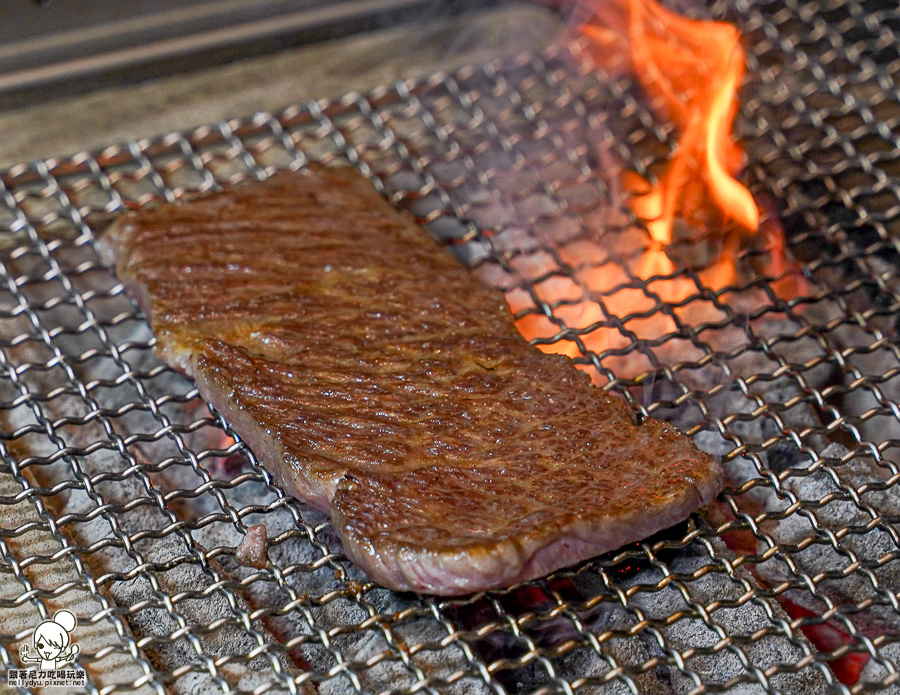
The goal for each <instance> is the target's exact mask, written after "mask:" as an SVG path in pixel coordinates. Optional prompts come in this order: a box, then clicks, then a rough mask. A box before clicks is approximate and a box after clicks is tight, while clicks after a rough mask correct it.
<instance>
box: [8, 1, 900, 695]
mask: <svg viewBox="0 0 900 695" xmlns="http://www.w3.org/2000/svg"><path fill="white" fill-rule="evenodd" d="M712 14H713V15H715V16H718V17H726V18H728V19H730V20H731V21H734V22H736V23H737V24H738V26H739V27H740V28H741V30H742V33H743V35H744V37H745V44H746V45H747V46H748V49H749V71H748V77H747V80H746V84H745V86H744V89H743V93H742V104H743V106H742V112H741V114H740V116H739V128H740V131H741V134H742V136H743V137H744V141H745V145H746V148H747V151H748V153H749V160H750V161H749V167H748V171H747V182H748V184H749V185H750V186H751V189H752V190H753V192H754V195H755V196H756V197H757V200H759V201H761V202H762V204H763V205H764V207H766V206H767V207H766V211H767V214H766V215H765V216H764V224H763V227H764V231H765V233H764V234H763V235H761V236H760V237H759V238H757V239H752V240H746V241H745V243H744V244H743V246H742V250H741V251H740V254H739V257H738V270H739V272H738V275H737V278H738V279H737V280H734V281H731V282H727V283H725V284H721V283H719V284H714V283H710V282H708V276H707V275H705V274H704V271H705V270H707V269H708V268H709V267H710V266H711V265H713V264H714V260H715V258H717V257H718V256H719V251H720V250H721V242H720V241H717V240H716V239H714V238H711V237H708V236H706V235H704V234H702V233H700V232H697V231H696V230H683V233H682V234H681V236H680V237H679V239H678V240H676V243H675V244H674V245H673V247H672V251H671V254H672V256H673V258H675V259H676V260H678V259H680V260H678V265H679V268H680V269H679V270H678V271H677V273H676V276H667V275H652V276H650V277H643V278H642V277H640V276H638V275H636V274H635V273H634V272H633V268H634V262H633V261H634V259H635V257H636V256H637V255H639V253H640V248H641V244H643V243H645V240H646V232H645V231H644V230H643V229H642V228H641V226H640V224H636V223H635V220H634V219H633V218H632V217H630V216H629V215H628V214H627V206H626V205H625V204H624V202H625V201H626V196H625V194H624V193H623V191H622V190H621V186H620V184H619V181H620V178H621V177H620V174H621V172H622V170H623V169H626V168H627V169H630V170H633V171H635V172H637V173H638V174H640V175H641V176H644V177H649V178H651V179H652V177H653V175H654V174H655V173H658V171H659V165H660V163H661V162H662V161H663V160H664V159H665V156H666V154H667V153H668V152H670V151H671V149H672V147H674V145H675V134H674V133H673V132H672V130H671V128H669V127H667V126H666V125H665V124H663V123H660V122H659V121H658V120H657V119H656V118H655V117H654V116H653V115H652V113H651V111H650V110H649V109H648V108H647V106H646V104H645V103H644V102H643V100H642V98H641V96H640V93H639V90H638V89H637V88H636V86H635V85H634V84H632V83H630V82H628V81H627V80H617V81H614V80H610V79H608V78H606V77H605V76H604V75H602V74H600V73H598V72H597V71H595V70H594V69H593V68H592V66H591V65H590V63H589V62H587V61H586V60H585V59H584V58H583V56H581V55H580V53H579V52H578V51H577V48H576V49H573V51H572V52H570V50H569V49H566V50H562V49H560V50H558V51H557V52H555V53H551V54H545V55H527V56H522V57H521V58H519V59H517V60H515V61H512V62H511V63H509V64H503V65H488V66H480V67H475V68H466V69H463V70H460V71H459V72H456V73H454V74H452V75H445V74H440V75H435V76H433V77H431V78H429V79H424V80H421V81H409V82H403V83H399V84H396V85H392V86H390V87H385V88H380V89H377V90H375V91H373V92H371V93H369V94H366V95H358V94H351V95H347V96H346V97H344V98H342V99H337V100H331V101H318V102H309V103H305V104H301V105H298V106H296V107H291V108H289V109H287V110H285V111H284V112H282V113H280V114H277V115H271V114H258V115H256V116H254V117H252V118H250V119H246V120H234V121H229V122H222V123H217V124H214V125H211V126H207V127H202V128H198V129H196V130H194V131H191V132H188V133H173V134H170V135H166V136H163V137H160V138H155V139H148V140H141V141H137V142H132V143H128V144H126V145H122V146H116V147H111V148H108V149H106V150H104V151H102V152H97V153H93V154H88V153H82V154H79V155H75V156H73V157H68V158H63V159H53V160H48V161H44V162H35V163H30V164H26V165H22V166H18V167H14V168H12V169H9V170H8V171H6V172H4V173H2V175H0V178H2V182H3V191H2V196H3V199H2V201H0V225H2V228H3V231H2V234H0V253H2V265H0V276H2V278H0V279H2V290H0V412H2V417H3V423H4V427H3V430H2V432H0V455H2V466H0V504H2V505H3V515H2V521H0V610H2V612H3V615H4V620H3V629H2V634H0V659H2V661H3V663H4V666H5V667H6V668H17V667H18V666H19V658H18V654H17V652H18V648H19V646H20V645H21V644H24V643H26V642H27V641H28V638H29V636H30V631H31V628H33V627H34V625H36V624H37V622H38V621H39V620H40V619H42V618H46V617H49V616H51V615H53V613H54V612H55V611H56V610H59V609H61V608H68V609H69V610H72V612H74V613H75V614H76V615H77V616H78V618H79V626H78V628H77V632H76V633H75V635H74V637H75V638H76V639H77V642H78V644H79V645H80V648H81V653H80V655H79V656H78V659H77V663H78V664H79V665H80V666H83V667H84V668H85V669H86V670H87V673H88V678H89V682H90V685H89V688H88V690H89V691H90V692H103V693H113V692H124V693H131V692H138V693H151V692H155V693H181V692H187V691H190V692H197V693H216V692H222V693H232V692H246V693H251V692H252V693H258V694H261V693H276V692H301V693H307V692H322V693H345V692H348V693H355V692H365V693H369V692H371V693H414V692H415V693H418V692H429V693H480V692H485V693H487V692H494V693H504V692H505V693H516V692H521V693H535V694H541V695H543V694H545V693H557V692H558V693H604V694H605V693H625V692H633V693H654V694H655V693H720V692H730V693H754V692H769V693H775V692H782V693H817V692H822V693H824V692H844V693H846V692H854V693H855V692H869V691H871V692H894V691H895V690H897V689H898V688H900V680H898V679H900V676H898V673H897V668H898V664H900V661H898V657H900V653H898V652H900V645H898V643H900V606H898V594H897V592H898V587H900V537H898V531H897V523H898V519H900V497H898V493H897V481H898V480H900V468H898V462H900V454H898V448H900V349H898V340H897V339H898V330H900V326H898V322H897V318H896V317H897V310H898V308H900V292H898V289H900V288H898V282H897V267H898V266H897V263H898V260H900V256H898V251H900V248H898V245H897V242H896V238H897V237H896V230H895V229H894V227H895V225H896V224H897V219H898V218H900V215H898V207H897V206H898V200H897V199H898V191H900V188H898V186H897V184H896V179H895V177H894V168H895V162H896V161H897V154H896V153H897V151H900V149H898V147H897V135H896V132H895V130H896V125H897V122H898V121H897V119H898V114H900V97H898V92H897V87H896V79H895V76H896V72H897V66H898V62H897V60H898V58H900V42H898V41H897V38H896V36H895V34H894V30H895V24H896V22H895V20H894V19H893V18H892V15H891V14H890V9H889V8H881V9H879V8H874V7H873V8H869V7H867V6H864V5H863V4H861V3H857V2H840V1H836V2H827V3H826V2H810V3H804V4H797V5H796V6H794V4H792V3H788V4H787V5H784V4H783V3H766V2H760V3H749V2H745V1H744V0H738V1H737V2H736V3H735V4H733V5H732V4H728V5H726V4H721V5H717V6H715V7H713V8H712ZM309 161H320V162H325V163H335V164H340V163H345V164H346V163H349V164H351V165H353V166H356V167H358V168H359V169H360V170H361V171H362V172H363V173H364V174H366V175H367V176H368V177H369V178H370V179H372V180H373V182H374V183H375V185H376V186H378V187H379V189H380V190H381V191H382V192H383V193H385V195H387V196H389V197H390V198H391V199H392V200H393V201H394V202H395V203H396V204H397V205H398V206H399V207H401V208H403V209H406V210H409V211H410V212H412V213H413V214H414V215H415V216H416V217H417V219H418V220H419V221H420V222H421V223H422V225H423V226H424V227H426V228H427V229H428V231H429V232H430V233H431V234H433V235H434V236H436V237H437V238H439V239H440V240H442V241H443V242H444V243H446V244H447V245H448V247H449V248H450V249H451V250H452V251H453V252H454V253H456V254H457V256H458V257H459V258H460V259H461V260H463V261H464V262H465V263H467V264H468V265H470V266H471V267H473V268H474V269H475V271H476V273H477V274H478V275H479V276H480V277H481V278H482V279H484V280H485V281H488V282H490V283H492V284H495V285H497V286H499V287H501V288H502V289H503V290H504V291H505V292H506V294H507V297H508V298H509V301H510V304H511V306H512V308H513V309H514V311H515V312H516V317H517V319H518V322H519V325H520V326H521V327H522V329H523V331H526V332H530V334H531V335H533V336H536V337H535V342H536V343H537V344H539V345H541V346H542V347H543V348H544V349H550V350H554V351H561V352H564V353H566V354H569V355H570V356H572V357H573V359H575V360H576V362H577V363H578V364H579V365H581V366H582V368H584V369H585V370H586V371H588V372H589V373H591V375H592V377H593V378H594V379H595V380H596V381H597V383H598V385H603V386H604V387H606V388H611V389H614V390H616V391H617V392H619V393H620V394H621V395H623V396H624V397H626V398H628V399H629V400H630V401H631V402H632V403H633V404H634V405H635V406H636V407H638V408H642V409H643V410H644V411H645V412H647V413H649V414H652V415H654V416H657V417H665V418H667V419H669V420H671V421H672V422H674V423H676V424H677V425H679V426H680V427H682V428H683V429H685V430H686V431H689V432H690V433H691V434H692V435H693V436H694V437H695V440H696V441H697V442H698V444H699V445H700V446H702V447H703V448H705V449H707V450H711V451H714V452H715V453H717V454H718V455H720V456H722V457H723V458H724V460H725V461H726V464H725V465H726V468H727V471H728V476H729V488H728V490H727V491H726V493H724V494H723V495H722V496H721V497H720V500H719V503H718V504H717V505H716V506H715V508H713V509H708V510H705V511H704V512H703V514H698V515H695V516H694V517H692V519H691V520H690V521H689V522H687V523H686V524H684V525H682V526H680V527H678V528H676V529H672V530H670V531H669V532H667V533H665V534H661V535H659V536H657V537H655V538H653V539H649V540H648V541H647V542H645V543H643V544H640V545H635V546H632V547H628V548H624V549H622V550H620V551H618V552H616V553H612V554H609V555H607V556H604V557H601V558H597V559H595V560H593V561H591V562H589V563H586V564H585V565H583V566H581V567H578V568H574V569H571V570H566V571H561V572H558V573H556V574H555V575H553V576H551V577H548V578H546V579H543V580H541V581H538V582H533V583H530V584H528V585H525V586H522V587H517V588H514V589H510V590H506V591H499V592H494V593H490V594H487V595H479V596H474V597H466V598H461V599H453V600H445V599H434V598H428V597H418V596H412V595H398V594H393V593H391V592H388V591H386V590H384V589H381V588H379V587H377V586H374V585H372V584H371V583H369V582H368V580H367V578H366V577H365V576H364V575H362V574H361V573H360V572H359V571H358V570H357V569H356V568H354V567H353V566H352V565H351V564H350V563H348V562H347V561H346V559H345V558H344V557H343V556H342V555H341V553H340V548H339V545H338V543H337V541H336V538H335V536H334V534H333V532H332V531H331V528H330V526H329V524H328V521H327V519H325V518H324V517H323V516H321V515H320V514H318V513H317V512H315V511H314V510H310V509H308V508H307V507H306V506H304V505H303V504H301V503H299V502H297V501H295V500H293V499H291V498H289V497H287V496H286V495H285V494H284V493H283V492H282V491H281V490H280V489H279V488H278V487H277V486H276V485H275V484H274V482H273V480H272V478H271V477H270V476H269V475H268V474H267V472H266V471H265V469H264V468H262V467H261V466H260V465H259V464H258V462H257V461H256V460H255V459H254V457H253V454H252V452H250V451H248V450H247V449H246V447H244V445H243V444H242V443H240V441H238V440H237V439H236V437H235V434H234V433H233V432H232V431H231V430H230V429H229V428H228V425H227V423H225V422H224V421H223V420H222V418H221V417H219V416H218V414H217V413H215V412H214V411H212V410H210V409H209V408H208V407H207V406H206V405H205V404H204V403H202V401H201V400H200V399H199V398H198V397H197V393H196V390H195V389H194V388H193V385H192V384H191V383H190V382H188V381H186V380H185V379H183V378H182V377H180V376H179V375H177V374H176V373H174V372H173V371H172V370H170V369H169V368H167V367H165V366H164V365H163V364H162V363H161V362H159V360H157V359H156V358H155V357H153V355H152V347H153V344H154V339H153V336H152V334H151V333H150V331H149V328H148V326H147V324H146V322H145V321H144V319H143V317H142V316H141V315H140V313H139V312H138V310H137V309H136V308H135V305H134V304H133V303H132V301H131V300H130V299H129V297H128V296H127V295H126V293H125V291H124V289H123V287H122V285H121V284H120V283H119V282H118V281H117V279H116V278H115V277H114V276H113V275H112V274H111V272H110V270H109V269H108V268H107V267H106V266H104V265H103V263H102V262H101V261H100V259H99V257H98V255H97V251H96V247H95V235H96V234H97V233H99V232H101V231H102V229H103V228H104V227H105V225H106V224H108V223H109V222H110V221H111V220H112V219H114V218H115V216H116V215H117V214H118V213H119V212H120V211H122V210H123V209H126V208H140V207H143V206H146V205H152V204H154V203H157V202H160V201H176V200H179V199H183V198H185V197H188V196H192V195H195V194H202V193H203V192H204V191H208V190H211V189H214V188H216V187H218V186H220V185H223V184H228V183H234V182H238V181H240V180H242V179H245V178H262V177H265V176H267V175H269V174H270V173H272V172H273V171H275V170H276V169H280V168H288V167H291V168H296V167H301V166H303V165H304V164H305V163H306V162H309ZM779 235H783V237H784V238H786V239H787V242H786V243H787V245H788V246H789V247H790V249H791V253H792V256H793V257H795V258H796V259H797V260H796V262H788V263H786V264H782V265H778V264H777V260H778V253H779V252H778V247H777V241H778V239H779V238H781V237H780V236H779ZM698 256H699V260H698V259H697V257H698ZM686 259H687V260H686ZM597 277H600V278H602V282H600V284H597V283H596V282H595V280H596V278H597ZM473 281H474V280H473ZM675 282H677V283H679V287H680V288H682V289H681V290H679V293H678V297H677V298H676V299H673V298H672V294H671V287H672V283H675ZM685 283H687V284H685ZM685 287H686V288H687V290H684V289H683V288H685ZM623 300H627V301H623ZM648 336H649V337H648ZM258 525H264V526H265V528H266V531H267V534H268V538H269V556H268V562H267V564H266V566H265V567H263V568H255V567H252V566H248V565H247V564H244V563H242V562H241V561H239V557H238V556H239V554H240V553H239V552H238V551H237V550H236V548H237V546H239V544H240V542H241V540H242V539H243V537H244V535H245V534H246V533H247V532H248V529H251V528H252V527H255V526H258ZM810 637H811V638H812V641H813V642H815V643H816V647H818V648H816V647H814V646H813V644H812V642H811V641H810V639H809V638H810ZM860 671H861V673H860ZM857 676H859V678H858V680H855V679H856V677H857ZM854 683H855V684H854Z"/></svg>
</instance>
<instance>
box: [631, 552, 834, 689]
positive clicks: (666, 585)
mask: <svg viewBox="0 0 900 695" xmlns="http://www.w3.org/2000/svg"><path fill="white" fill-rule="evenodd" d="M713 547H714V548H715V549H716V553H717V554H718V555H720V556H722V557H729V556H730V554H729V553H728V551H727V549H725V548H724V546H723V545H722V544H721V541H718V540H716V541H714V544H713ZM665 567H667V570H668V571H667V572H663V568H662V567H661V566H660V567H656V566H654V567H651V568H649V569H645V570H642V571H640V572H639V573H638V574H636V575H635V576H634V577H633V578H631V579H630V580H628V581H627V582H626V584H627V587H629V588H633V587H637V586H640V585H646V586H653V587H660V586H661V587H662V588H661V589H654V590H652V591H640V592H638V593H636V594H634V596H632V597H631V598H630V599H629V602H628V607H629V608H630V609H631V610H634V611H640V615H641V616H643V618H645V619H647V620H650V621H665V620H667V619H669V616H672V615H676V614H678V613H679V612H682V611H683V617H681V618H679V619H677V620H675V621H674V622H670V623H669V624H667V625H664V626H661V627H659V628H658V630H659V633H660V634H661V636H662V638H663V639H664V641H665V648H664V649H660V652H659V656H660V657H661V658H664V659H665V658H669V657H668V653H667V652H668V650H672V651H673V652H680V653H682V654H684V653H685V652H686V651H688V650H699V653H698V654H696V655H694V656H690V657H687V658H685V659H684V662H685V667H684V671H682V670H681V669H678V668H675V667H673V666H669V667H663V668H664V669H665V671H666V673H667V677H668V679H669V682H670V683H671V685H672V689H673V691H674V692H677V693H687V692H690V691H692V690H693V689H694V687H696V681H695V680H694V677H693V676H696V677H698V678H699V679H700V682H702V683H706V684H724V683H729V682H733V681H737V682H738V683H740V684H741V685H740V686H738V687H740V688H741V692H744V691H746V692H748V693H750V692H760V693H761V692H763V691H764V690H765V689H767V688H770V687H771V688H773V689H775V690H777V691H778V692H784V693H810V694H812V693H826V692H829V688H828V683H827V681H826V680H825V678H824V676H823V674H822V672H821V671H820V670H819V668H817V667H816V666H814V665H812V664H811V665H809V666H807V667H805V668H802V669H800V670H798V671H796V672H793V671H792V667H793V665H794V664H796V663H797V662H798V661H800V660H801V659H803V658H804V657H807V656H808V655H810V654H811V653H813V651H814V650H813V649H812V647H811V645H810V644H809V643H808V642H807V641H806V639H805V638H804V637H803V636H802V635H797V634H795V635H794V636H793V637H792V638H788V637H787V636H784V635H782V634H779V632H780V631H779V630H778V629H777V628H776V623H775V622H773V620H772V619H771V618H770V617H769V616H768V615H767V613H766V608H764V606H763V605H762V604H761V603H759V602H757V601H753V600H751V601H746V602H741V600H740V599H741V598H742V597H743V596H745V595H746V592H747V591H748V590H751V589H752V588H753V587H754V586H756V584H755V582H754V581H753V580H752V578H751V577H750V576H749V575H748V574H747V573H745V572H742V571H736V572H735V573H734V574H733V575H729V574H728V573H727V572H726V571H724V568H723V567H722V565H721V564H719V563H718V562H717V561H716V559H714V558H713V557H712V556H710V554H709V552H708V551H707V549H706V548H705V547H704V546H703V545H702V544H700V543H697V542H695V543H693V544H691V545H688V546H686V547H685V548H681V549H679V550H678V551H673V553H672V557H671V558H668V557H667V561H666V564H665ZM669 572H671V574H669ZM669 577H673V578H674V581H672V580H671V579H668V578H669ZM730 602H735V603H734V604H731V603H730ZM713 604H716V605H717V606H718V607H716V608H713V609H710V608H709V607H710V606H711V605H713ZM723 604H724V605H723ZM701 607H702V609H703V610H699V609H700V608H701ZM768 609H769V610H771V611H773V612H774V613H775V614H776V616H777V619H779V620H784V619H786V618H787V616H785V615H784V614H783V613H782V612H781V610H780V609H779V608H778V607H777V606H773V605H772V604H771V603H770V604H769V605H768ZM707 616H708V617H707ZM762 629H768V630H770V632H769V634H767V635H766V636H765V637H763V638H760V639H756V640H753V641H749V640H748V639H747V638H749V636H750V635H753V634H754V633H755V632H756V631H758V630H762ZM722 634H725V635H728V638H727V639H728V640H729V641H730V643H731V645H732V647H729V648H724V649H715V650H713V648H714V647H715V646H716V645H718V644H720V642H721V640H722ZM742 638H744V639H742ZM745 640H747V641H745ZM738 654H742V656H743V658H746V660H747V661H748V663H749V664H750V666H751V667H752V668H754V669H758V670H759V671H764V670H766V669H768V668H772V667H775V668H778V666H779V665H780V666H781V667H782V668H781V669H780V671H779V673H778V674H777V675H773V676H771V677H770V678H769V679H768V683H764V682H761V681H760V680H758V678H757V676H756V675H754V672H752V671H750V670H748V669H747V668H745V667H744V666H743V665H742V663H741V658H739V656H738ZM757 672H758V671H757Z"/></svg>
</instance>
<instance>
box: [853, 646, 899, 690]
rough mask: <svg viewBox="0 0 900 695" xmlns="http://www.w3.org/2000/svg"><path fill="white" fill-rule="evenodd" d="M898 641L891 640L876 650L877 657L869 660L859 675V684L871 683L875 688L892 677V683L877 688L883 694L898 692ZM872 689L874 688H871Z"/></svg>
mask: <svg viewBox="0 0 900 695" xmlns="http://www.w3.org/2000/svg"><path fill="white" fill-rule="evenodd" d="M898 674H900V642H891V643H888V644H886V645H885V646H883V647H881V648H880V649H879V650H878V658H873V659H870V660H869V663H868V664H866V667H865V668H864V669H863V672H862V674H861V675H860V678H859V682H860V684H872V685H873V686H874V687H875V688H877V687H878V685H879V684H881V683H884V682H885V681H886V680H887V679H889V678H892V679H893V684H892V685H890V686H889V687H887V688H885V689H880V688H879V689H878V690H877V692H878V693H883V694H884V695H898V694H900V675H898ZM873 690H874V688H873Z"/></svg>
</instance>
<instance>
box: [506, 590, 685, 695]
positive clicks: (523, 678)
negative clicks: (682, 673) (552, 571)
mask: <svg viewBox="0 0 900 695" xmlns="http://www.w3.org/2000/svg"><path fill="white" fill-rule="evenodd" d="M610 599H611V600H610V601H605V602H603V603H601V604H598V605H597V606H595V607H594V608H593V609H591V610H590V611H588V612H587V613H585V614H583V615H580V616H579V618H580V619H581V622H582V624H583V628H584V630H585V632H587V633H589V634H591V635H593V636H595V637H596V636H598V635H601V634H603V633H605V632H607V631H610V632H615V633H617V634H622V635H625V634H628V632H629V631H630V630H632V629H633V628H634V627H635V625H636V620H635V618H634V616H633V615H631V614H630V613H629V612H628V611H626V610H625V608H624V607H623V606H621V605H617V604H616V603H613V602H612V597H610ZM534 632H535V631H529V632H528V633H526V634H528V635H529V637H530V639H531V640H532V642H533V643H534V644H535V645H536V646H537V648H538V650H539V653H540V651H542V650H548V649H549V648H550V647H552V646H554V645H560V644H565V643H567V642H568V643H569V645H572V644H573V643H574V646H571V648H570V649H567V650H565V651H564V652H563V654H562V655H561V656H557V657H554V658H550V659H548V661H549V663H550V665H551V668H552V674H551V671H550V669H548V667H547V665H546V664H545V663H542V662H540V661H532V662H531V663H529V664H528V666H526V667H525V668H522V669H518V670H516V671H515V672H514V673H513V674H512V675H511V676H510V677H509V680H511V681H512V682H513V683H514V685H515V692H517V693H530V692H533V691H535V690H538V689H540V688H544V687H552V685H553V683H554V680H557V681H558V680H565V681H566V682H567V683H568V684H569V685H573V684H575V683H577V682H579V681H580V680H581V679H582V678H583V679H586V680H587V683H586V684H585V685H584V686H583V687H582V688H580V689H579V690H578V692H579V693H584V694H585V695H626V694H630V693H633V692H634V689H635V688H636V689H637V692H639V693H642V695H670V694H671V693H672V690H671V688H670V687H669V683H668V679H667V677H666V674H665V673H664V672H663V671H662V670H661V669H654V670H651V671H646V672H644V673H639V672H637V670H638V669H640V667H641V666H642V665H643V664H645V663H646V662H648V661H649V660H651V659H652V658H654V656H656V655H655V654H654V651H655V650H654V648H653V645H652V644H649V643H648V642H647V640H645V639H641V638H637V639H635V638H633V637H615V636H614V637H610V638H609V639H606V640H604V641H603V642H601V643H598V646H596V647H595V646H594V645H593V644H591V643H590V642H589V641H587V640H586V639H585V637H584V636H583V635H581V634H579V632H578V630H577V629H576V627H575V623H574V622H573V621H572V620H571V618H569V617H567V616H562V617H560V618H557V619H555V620H553V621H552V622H550V623H547V624H544V625H542V626H541V627H540V628H538V632H539V634H534ZM505 637H506V639H507V640H508V641H510V642H515V641H516V638H515V637H514V636H513V635H511V634H507V635H505ZM495 639H500V637H499V636H498V637H496V638H495ZM520 651H521V647H520ZM614 668H621V669H623V671H624V674H623V675H621V676H614V677H611V678H609V679H608V680H606V678H605V677H606V676H607V674H609V673H610V671H612V670H613V669H614Z"/></svg>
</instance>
